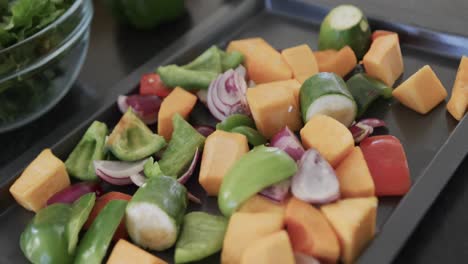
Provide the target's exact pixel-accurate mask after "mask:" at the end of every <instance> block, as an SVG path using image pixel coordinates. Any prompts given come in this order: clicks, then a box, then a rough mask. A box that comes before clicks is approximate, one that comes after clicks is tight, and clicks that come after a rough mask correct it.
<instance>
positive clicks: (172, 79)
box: [157, 65, 218, 90]
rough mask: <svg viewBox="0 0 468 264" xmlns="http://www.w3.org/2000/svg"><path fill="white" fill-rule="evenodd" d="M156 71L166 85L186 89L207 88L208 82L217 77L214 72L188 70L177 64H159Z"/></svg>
mask: <svg viewBox="0 0 468 264" xmlns="http://www.w3.org/2000/svg"><path fill="white" fill-rule="evenodd" d="M157 73H158V74H159V76H160V77H161V80H162V81H163V83H164V84H165V85H166V86H169V87H177V86H179V87H182V88H184V89H186V90H197V89H208V87H209V86H210V83H211V82H212V81H213V80H214V79H215V78H216V77H218V73H216V72H212V71H196V70H188V69H185V68H182V67H179V66H177V65H167V66H161V67H159V68H158V70H157Z"/></svg>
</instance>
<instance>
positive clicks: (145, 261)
mask: <svg viewBox="0 0 468 264" xmlns="http://www.w3.org/2000/svg"><path fill="white" fill-rule="evenodd" d="M128 263H138V264H167V262H166V261H164V260H162V259H160V258H158V257H156V256H154V255H153V254H151V253H149V252H146V251H145V250H143V249H141V248H139V247H137V246H135V245H133V244H132V243H130V242H128V241H126V240H124V239H120V240H119V242H117V244H115V246H114V249H113V250H112V253H111V255H110V256H109V259H108V260H107V264H128Z"/></svg>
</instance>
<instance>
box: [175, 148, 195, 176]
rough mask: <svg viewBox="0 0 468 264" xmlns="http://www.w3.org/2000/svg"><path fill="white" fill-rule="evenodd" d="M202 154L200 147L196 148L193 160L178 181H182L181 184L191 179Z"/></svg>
mask: <svg viewBox="0 0 468 264" xmlns="http://www.w3.org/2000/svg"><path fill="white" fill-rule="evenodd" d="M200 156H201V154H200V151H199V150H198V148H197V149H195V155H194V156H193V159H192V162H191V163H190V165H189V167H188V169H187V171H186V172H185V173H184V174H182V175H181V176H180V177H179V178H178V179H177V181H178V182H180V183H181V184H185V183H186V182H187V181H188V180H189V179H190V177H192V175H193V172H194V171H195V168H196V167H197V164H198V160H199V159H200Z"/></svg>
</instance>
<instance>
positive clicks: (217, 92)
mask: <svg viewBox="0 0 468 264" xmlns="http://www.w3.org/2000/svg"><path fill="white" fill-rule="evenodd" d="M246 91H247V83H246V82H245V79H244V76H241V75H239V74H238V73H237V72H236V71H234V70H232V69H230V70H228V71H226V72H225V73H223V74H221V75H219V76H218V77H217V78H216V79H215V80H214V81H213V82H212V83H211V84H210V87H209V88H208V97H207V105H208V109H209V110H210V112H211V114H212V115H213V116H214V117H216V118H217V119H218V120H224V119H226V118H227V117H228V116H230V115H232V114H246V115H249V114H250V110H249V106H248V105H247V99H246V97H245V93H246Z"/></svg>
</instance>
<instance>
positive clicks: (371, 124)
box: [349, 118, 387, 143]
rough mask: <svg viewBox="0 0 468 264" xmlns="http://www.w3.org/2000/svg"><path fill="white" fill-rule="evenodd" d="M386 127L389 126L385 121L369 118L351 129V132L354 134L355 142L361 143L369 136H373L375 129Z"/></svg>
mask: <svg viewBox="0 0 468 264" xmlns="http://www.w3.org/2000/svg"><path fill="white" fill-rule="evenodd" d="M385 126H387V124H385V122H384V121H383V120H380V119H377V118H367V119H363V120H361V121H359V122H357V123H355V124H353V125H352V126H351V127H350V128H349V131H351V134H353V138H354V142H356V143H359V142H361V141H363V140H364V139H365V138H367V137H368V136H370V135H372V133H374V128H376V127H385Z"/></svg>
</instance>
